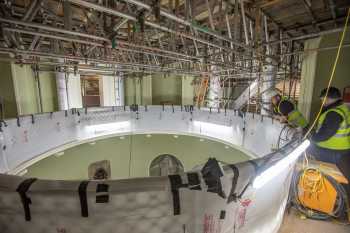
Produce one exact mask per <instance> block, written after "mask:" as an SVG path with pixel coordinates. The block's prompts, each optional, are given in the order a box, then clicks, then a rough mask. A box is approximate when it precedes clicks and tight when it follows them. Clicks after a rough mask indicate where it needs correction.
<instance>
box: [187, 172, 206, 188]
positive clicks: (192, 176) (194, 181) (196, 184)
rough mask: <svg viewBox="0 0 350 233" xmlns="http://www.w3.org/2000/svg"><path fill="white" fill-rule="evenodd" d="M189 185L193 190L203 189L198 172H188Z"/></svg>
mask: <svg viewBox="0 0 350 233" xmlns="http://www.w3.org/2000/svg"><path fill="white" fill-rule="evenodd" d="M187 179H188V186H189V188H190V189H192V190H202V188H201V183H200V180H199V176H198V174H197V173H187Z"/></svg>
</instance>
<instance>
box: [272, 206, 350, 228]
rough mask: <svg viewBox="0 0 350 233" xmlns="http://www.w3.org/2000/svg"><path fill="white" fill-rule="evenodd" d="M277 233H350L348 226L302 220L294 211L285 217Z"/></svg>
mask: <svg viewBox="0 0 350 233" xmlns="http://www.w3.org/2000/svg"><path fill="white" fill-rule="evenodd" d="M279 233H350V225H347V226H345V225H340V224H337V223H331V222H325V221H316V220H311V219H306V220H302V219H301V218H300V216H299V215H298V214H297V213H296V212H295V211H291V212H290V213H289V214H286V215H285V217H284V220H283V224H282V227H281V229H280V231H279Z"/></svg>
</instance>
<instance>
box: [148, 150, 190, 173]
mask: <svg viewBox="0 0 350 233" xmlns="http://www.w3.org/2000/svg"><path fill="white" fill-rule="evenodd" d="M183 172H184V167H183V165H182V163H181V161H180V160H178V159H177V158H176V157H175V156H173V155H169V154H163V155H159V156H158V157H156V158H155V159H154V160H153V161H152V162H151V165H150V168H149V175H150V176H167V175H174V174H181V173H183Z"/></svg>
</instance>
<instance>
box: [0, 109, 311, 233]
mask: <svg viewBox="0 0 350 233" xmlns="http://www.w3.org/2000/svg"><path fill="white" fill-rule="evenodd" d="M182 110H183V111H181V107H174V108H172V107H167V108H164V109H163V108H162V107H156V106H152V107H147V108H144V109H142V110H141V109H139V111H135V112H133V111H129V109H125V111H124V108H120V109H113V110H112V111H105V110H101V111H93V112H90V111H85V110H80V112H77V111H74V112H73V113H74V114H71V113H68V112H59V113H53V114H43V115H39V116H33V117H31V116H29V117H25V118H21V119H18V120H10V121H8V122H7V124H8V126H7V127H6V128H2V129H3V133H2V138H1V143H2V146H3V147H4V146H5V148H3V150H2V154H1V156H2V160H3V162H1V169H2V171H4V172H7V173H12V172H14V171H16V170H19V169H20V168H23V167H25V166H27V165H28V164H29V163H31V162H33V161H34V160H36V159H39V158H40V157H43V156H47V155H49V154H50V153H53V151H55V150H56V151H59V150H62V148H65V147H70V146H72V145H77V144H79V143H82V142H86V141H88V140H95V139H96V138H101V137H109V136H112V135H116V134H130V133H154V132H161V133H182V134H191V135H200V136H206V137H210V138H215V139H217V140H220V141H223V142H225V143H230V144H232V145H237V146H241V147H242V148H244V150H247V151H251V152H252V153H251V155H252V156H254V155H255V156H256V157H262V156H263V155H264V154H267V155H266V156H264V157H262V158H257V159H254V160H251V161H247V162H243V163H240V164H234V165H228V166H224V167H219V165H218V163H217V162H216V161H215V160H209V161H208V163H207V164H206V165H205V166H204V167H203V168H202V169H201V171H194V172H190V173H186V174H184V175H182V176H179V175H172V176H169V177H147V178H133V179H127V180H114V181H47V180H36V179H25V178H23V177H18V176H12V175H0V231H1V232H9V233H12V232H13V233H15V232H28V233H32V232H33V233H34V232H35V233H37V232H47V233H57V232H58V233H68V232H74V233H80V232H81V233H83V232H84V233H90V232H91V233H92V232H99V233H107V232H118V233H119V232H121V233H124V232H128V233H129V232H134V233H142V232H145V233H146V232H156V233H158V232H159V233H163V232H169V233H172V232H174V233H175V232H176V233H178V232H188V233H190V232H191V233H192V232H194V233H200V232H203V233H219V232H220V233H226V232H227V233H228V232H240V233H243V232H250V233H253V232H263V233H264V232H266V233H272V232H277V231H278V228H279V226H280V224H281V221H282V217H283V213H284V209H285V205H286V202H287V198H288V192H289V185H290V180H291V174H292V172H291V171H292V168H293V165H294V162H295V160H296V159H297V157H298V155H300V154H301V152H302V151H303V150H304V149H305V147H306V146H307V144H306V142H304V143H302V144H301V145H298V142H295V141H293V142H290V143H289V144H287V145H286V146H284V147H283V148H282V149H280V150H279V151H277V152H273V153H270V152H271V150H272V149H273V148H274V147H275V146H276V143H277V141H278V135H279V131H280V130H281V128H282V126H281V125H280V124H276V123H274V122H273V121H272V120H271V119H269V118H261V116H257V115H255V116H253V115H250V114H246V115H245V116H243V117H240V116H238V115H239V114H238V112H235V111H226V112H225V111H224V110H220V112H218V111H215V112H214V111H211V110H209V109H203V110H195V111H193V112H191V111H185V109H182ZM39 123H40V124H39ZM44 135H47V136H46V137H44ZM33 145H35V146H33Z"/></svg>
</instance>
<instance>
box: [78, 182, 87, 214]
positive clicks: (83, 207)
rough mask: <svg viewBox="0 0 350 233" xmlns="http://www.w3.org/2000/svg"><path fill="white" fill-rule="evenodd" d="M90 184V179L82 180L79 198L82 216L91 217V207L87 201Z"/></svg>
mask: <svg viewBox="0 0 350 233" xmlns="http://www.w3.org/2000/svg"><path fill="white" fill-rule="evenodd" d="M88 184H89V181H82V182H81V183H80V185H79V189H78V193H79V199H80V208H81V216H82V217H85V218H87V217H89V207H88V203H87V194H86V189H87V186H88Z"/></svg>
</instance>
